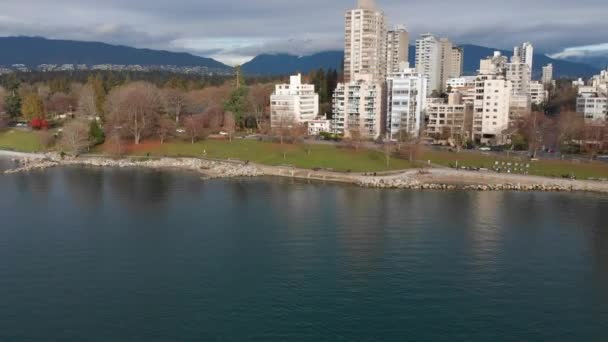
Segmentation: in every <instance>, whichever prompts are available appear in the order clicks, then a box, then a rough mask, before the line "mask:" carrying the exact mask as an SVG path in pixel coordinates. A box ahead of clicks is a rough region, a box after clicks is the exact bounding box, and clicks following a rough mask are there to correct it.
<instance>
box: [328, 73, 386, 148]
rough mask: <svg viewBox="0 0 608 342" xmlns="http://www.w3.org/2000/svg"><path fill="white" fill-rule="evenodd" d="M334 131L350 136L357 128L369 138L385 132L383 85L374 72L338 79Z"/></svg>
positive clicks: (374, 137) (334, 99) (334, 107)
mask: <svg viewBox="0 0 608 342" xmlns="http://www.w3.org/2000/svg"><path fill="white" fill-rule="evenodd" d="M331 130H332V133H334V134H341V135H343V136H345V137H348V136H349V135H350V134H351V131H352V130H357V131H358V132H359V133H361V135H362V136H363V137H365V138H367V139H377V138H379V137H380V136H381V134H382V85H381V84H380V83H377V82H375V81H373V77H372V76H371V75H361V76H360V77H359V79H358V80H356V81H351V82H348V83H338V86H337V87H336V90H335V92H334V95H333V118H332V129H331Z"/></svg>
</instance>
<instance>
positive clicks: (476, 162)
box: [419, 150, 608, 179]
mask: <svg viewBox="0 0 608 342" xmlns="http://www.w3.org/2000/svg"><path fill="white" fill-rule="evenodd" d="M419 159H421V160H425V161H426V160H430V161H431V163H433V164H436V165H442V166H452V165H456V161H458V166H472V167H485V168H488V169H489V168H492V166H493V165H494V163H495V162H496V161H498V162H511V163H526V164H530V171H529V172H530V174H531V175H537V176H545V177H562V176H564V175H574V176H575V177H576V178H577V179H588V178H608V164H606V163H601V162H590V161H570V160H539V161H534V162H531V161H529V159H528V158H523V157H511V158H507V157H506V156H505V157H502V156H500V157H499V156H496V155H494V154H489V153H482V152H470V151H467V152H460V153H455V152H447V151H431V150H427V151H424V152H423V153H422V154H421V157H419Z"/></svg>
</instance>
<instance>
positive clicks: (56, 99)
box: [45, 93, 76, 114]
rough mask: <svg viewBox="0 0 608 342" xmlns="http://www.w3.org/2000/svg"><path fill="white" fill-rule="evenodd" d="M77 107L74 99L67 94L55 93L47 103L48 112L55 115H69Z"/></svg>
mask: <svg viewBox="0 0 608 342" xmlns="http://www.w3.org/2000/svg"><path fill="white" fill-rule="evenodd" d="M75 105H76V103H75V100H74V98H72V97H71V96H69V95H68V94H65V93H55V94H53V95H51V96H50V97H49V99H48V100H46V101H45V106H46V110H47V112H49V113H54V114H65V113H68V112H70V111H72V110H73V109H74V107H75Z"/></svg>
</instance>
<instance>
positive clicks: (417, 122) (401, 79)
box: [386, 63, 427, 140]
mask: <svg viewBox="0 0 608 342" xmlns="http://www.w3.org/2000/svg"><path fill="white" fill-rule="evenodd" d="M426 83H427V80H426V78H425V77H424V76H423V75H422V74H420V73H418V72H417V71H416V69H412V68H409V64H407V63H403V64H402V68H401V71H399V72H395V73H391V74H389V75H388V77H387V79H386V87H387V99H386V107H387V111H386V137H387V139H389V140H398V139H399V135H400V134H402V133H403V132H407V134H408V135H409V136H414V137H417V136H419V135H420V130H421V128H422V122H423V121H424V112H425V109H426V97H427V92H426V91H427V84H426Z"/></svg>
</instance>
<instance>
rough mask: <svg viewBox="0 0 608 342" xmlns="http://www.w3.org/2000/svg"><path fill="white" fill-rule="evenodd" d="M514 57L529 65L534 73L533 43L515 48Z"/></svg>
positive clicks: (526, 43)
mask: <svg viewBox="0 0 608 342" xmlns="http://www.w3.org/2000/svg"><path fill="white" fill-rule="evenodd" d="M513 56H514V57H518V58H519V60H520V61H521V62H522V63H526V64H528V66H529V67H530V70H531V72H532V73H534V63H533V62H534V46H532V43H530V42H525V43H523V44H522V45H520V46H516V47H514V48H513Z"/></svg>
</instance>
